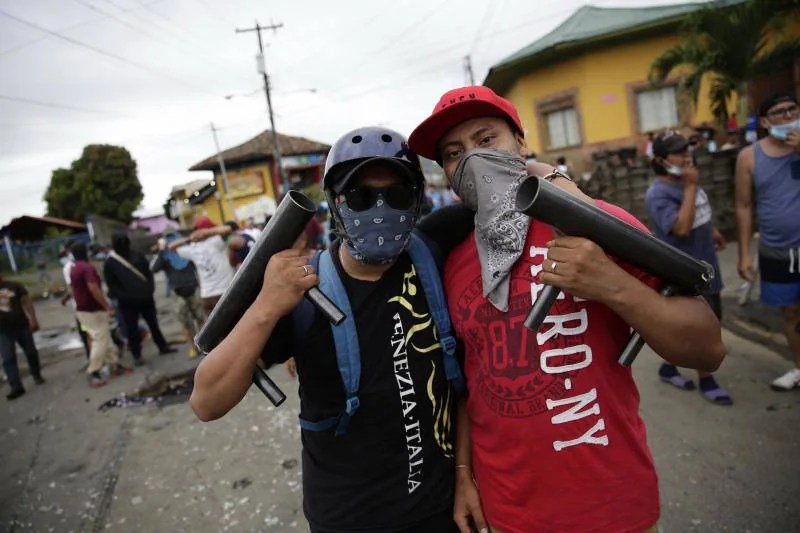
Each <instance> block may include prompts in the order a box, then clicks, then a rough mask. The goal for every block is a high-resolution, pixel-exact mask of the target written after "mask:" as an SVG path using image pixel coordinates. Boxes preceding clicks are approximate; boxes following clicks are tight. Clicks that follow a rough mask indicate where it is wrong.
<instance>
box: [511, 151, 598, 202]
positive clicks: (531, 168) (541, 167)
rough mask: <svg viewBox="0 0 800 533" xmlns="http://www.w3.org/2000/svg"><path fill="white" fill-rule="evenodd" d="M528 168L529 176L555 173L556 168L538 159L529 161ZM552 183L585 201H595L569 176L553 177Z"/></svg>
mask: <svg viewBox="0 0 800 533" xmlns="http://www.w3.org/2000/svg"><path fill="white" fill-rule="evenodd" d="M526 168H527V171H528V175H529V176H538V177H540V178H541V177H544V176H547V175H548V174H551V173H553V171H555V170H556V168H555V167H552V166H550V165H548V164H546V163H539V162H538V161H534V162H531V163H528V164H527V167H526ZM551 183H552V184H553V185H555V186H556V187H558V188H559V189H563V190H565V191H567V192H568V193H570V194H573V195H575V196H577V197H578V198H581V199H582V200H584V201H585V202H588V203H590V204H593V203H594V199H593V198H592V197H591V196H588V195H586V194H585V193H584V192H583V191H582V190H581V189H580V187H578V185H577V184H576V183H575V182H574V181H572V180H569V179H567V178H561V177H556V178H555V179H553V181H552V182H551Z"/></svg>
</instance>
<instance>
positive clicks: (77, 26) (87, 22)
mask: <svg viewBox="0 0 800 533" xmlns="http://www.w3.org/2000/svg"><path fill="white" fill-rule="evenodd" d="M163 1H164V0H152V1H150V2H148V4H147V5H150V4H157V3H159V2H163ZM139 7H140V6H137V7H132V8H130V9H127V10H126V12H127V11H133V10H135V9H138V8H139ZM106 18H108V17H107V16H102V17H100V18H96V19H92V20H87V21H85V22H79V23H78V24H73V25H72V26H67V27H66V28H59V29H57V30H54V31H56V32H58V33H66V32H68V31H72V30H77V29H78V28H82V27H84V26H88V25H90V24H95V23H97V22H101V21H103V20H105V19H106ZM50 37H51V36H50V35H42V36H41V37H37V38H36V39H31V40H30V41H28V42H25V43H22V44H19V45H17V46H14V47H12V48H8V49H6V50H2V51H0V56H3V55H6V54H10V53H12V52H16V51H17V50H22V49H23V48H27V47H28V46H30V45H32V44H36V43H38V42H41V41H44V40H46V39H49V38H50Z"/></svg>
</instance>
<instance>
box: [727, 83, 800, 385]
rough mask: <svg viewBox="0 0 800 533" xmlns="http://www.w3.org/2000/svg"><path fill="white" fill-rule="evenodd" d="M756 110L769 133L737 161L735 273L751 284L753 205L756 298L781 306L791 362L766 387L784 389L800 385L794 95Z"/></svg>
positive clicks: (798, 115)
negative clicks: (757, 278)
mask: <svg viewBox="0 0 800 533" xmlns="http://www.w3.org/2000/svg"><path fill="white" fill-rule="evenodd" d="M758 114H759V116H760V122H761V126H762V127H763V128H764V129H766V130H767V131H768V132H769V135H767V136H766V137H764V138H763V139H761V140H760V141H758V142H756V143H754V144H752V145H750V146H748V147H746V148H744V149H743V150H742V151H741V152H739V157H738V158H737V160H736V220H737V221H738V226H739V275H740V276H741V277H742V278H743V279H745V280H747V281H748V282H751V283H752V282H753V280H754V278H755V273H754V271H753V264H752V257H753V256H752V255H751V253H752V252H751V251H750V240H751V239H752V238H753V222H752V220H753V204H755V208H756V217H757V218H758V231H759V243H758V271H759V274H760V277H761V301H762V302H763V303H765V304H766V305H769V306H771V307H777V308H779V309H780V310H781V313H782V315H783V323H784V333H785V335H786V340H787V341H788V343H789V348H790V349H791V350H792V355H793V356H794V367H793V368H792V369H790V370H789V371H788V372H786V374H784V375H783V376H780V377H779V378H777V379H775V381H773V382H772V384H771V386H772V388H773V389H774V390H776V391H788V390H792V389H795V388H800V106H798V102H797V97H796V96H795V95H794V94H792V93H774V94H772V95H770V96H769V97H767V98H766V99H765V100H764V101H763V102H762V103H761V106H760V107H759V109H758ZM753 192H755V197H753Z"/></svg>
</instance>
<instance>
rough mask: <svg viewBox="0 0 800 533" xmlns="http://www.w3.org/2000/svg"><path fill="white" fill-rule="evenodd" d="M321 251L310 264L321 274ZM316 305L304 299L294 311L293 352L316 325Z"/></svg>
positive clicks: (315, 254) (313, 257)
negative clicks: (314, 324) (312, 325)
mask: <svg viewBox="0 0 800 533" xmlns="http://www.w3.org/2000/svg"><path fill="white" fill-rule="evenodd" d="M321 254H322V252H321V251H319V250H318V251H316V252H314V255H312V256H311V259H310V260H309V261H308V264H309V265H311V266H312V267H314V270H316V271H317V272H319V257H320V255H321ZM314 315H315V312H314V304H312V303H311V302H310V301H309V300H308V298H303V299H302V300H300V303H299V304H297V306H296V307H295V308H294V309H293V310H292V341H293V343H294V344H293V348H294V350H293V351H296V349H297V346H299V345H300V343H301V341H302V340H303V339H305V338H306V333H308V330H310V329H311V324H313V323H314Z"/></svg>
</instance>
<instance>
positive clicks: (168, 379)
mask: <svg viewBox="0 0 800 533" xmlns="http://www.w3.org/2000/svg"><path fill="white" fill-rule="evenodd" d="M193 389H194V369H191V370H186V371H183V372H180V373H178V374H173V375H170V376H164V377H162V378H160V379H158V380H157V381H155V382H153V383H149V384H147V385H145V386H144V387H141V388H139V389H137V390H136V391H134V392H132V393H130V394H128V393H122V394H120V395H119V396H115V397H114V398H111V399H110V400H108V401H107V402H104V403H103V404H102V405H101V406H100V407H99V408H98V410H99V411H101V412H102V411H107V410H109V409H111V408H112V407H138V406H140V405H150V404H156V405H159V406H165V405H174V404H177V403H184V402H187V401H188V400H189V396H191V394H192V390H193Z"/></svg>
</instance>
